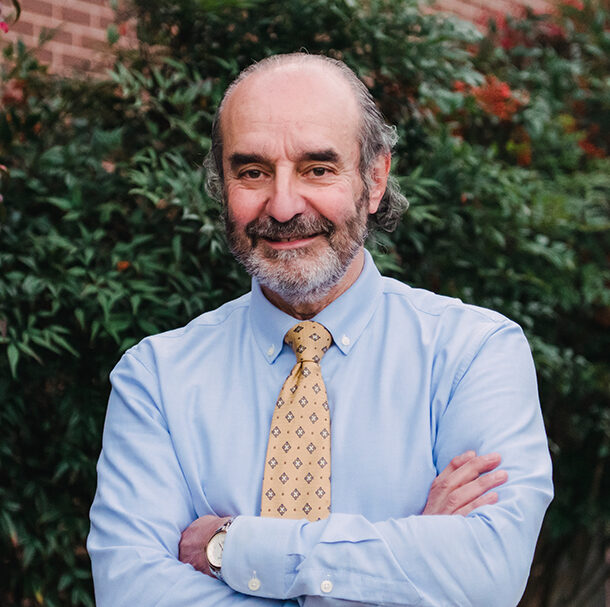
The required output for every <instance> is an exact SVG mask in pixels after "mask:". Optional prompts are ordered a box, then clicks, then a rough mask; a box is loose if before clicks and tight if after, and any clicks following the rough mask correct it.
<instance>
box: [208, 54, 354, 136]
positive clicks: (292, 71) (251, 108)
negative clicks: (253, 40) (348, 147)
mask: <svg viewBox="0 0 610 607" xmlns="http://www.w3.org/2000/svg"><path fill="white" fill-rule="evenodd" d="M322 119H323V120H325V121H327V122H328V123H329V124H333V125H335V127H336V128H337V129H340V130H341V131H342V132H343V133H344V134H348V133H350V134H353V135H354V136H355V134H356V133H357V130H358V127H359V124H360V119H359V109H358V103H357V99H356V94H355V92H354V89H353V87H352V85H351V84H350V83H349V82H348V81H347V79H346V78H345V76H344V75H343V74H341V72H340V71H339V70H338V69H337V68H334V67H333V66H329V65H323V64H317V63H316V62H294V63H287V64H283V63H281V64H279V65H273V66H270V67H265V68H262V69H261V70H259V71H255V72H253V73H251V74H249V75H248V76H247V77H246V78H245V79H243V80H242V81H241V82H239V83H238V84H237V85H236V86H235V88H234V89H233V90H232V91H231V92H230V94H229V96H228V97H227V99H225V101H224V103H223V110H222V114H221V123H220V126H221V130H222V131H223V133H224V132H227V130H232V131H233V134H234V135H235V132H234V131H235V129H234V128H232V127H236V126H237V125H238V124H239V125H246V124H249V123H250V124H254V123H261V124H283V123H284V124H285V123H301V124H303V125H304V126H305V127H306V125H307V124H308V123H316V122H319V121H320V120H322Z"/></svg>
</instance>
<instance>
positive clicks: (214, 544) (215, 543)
mask: <svg viewBox="0 0 610 607" xmlns="http://www.w3.org/2000/svg"><path fill="white" fill-rule="evenodd" d="M232 522H233V519H232V518H231V519H229V520H228V521H227V522H226V523H225V524H224V525H222V526H221V527H219V528H218V529H217V530H216V531H215V532H214V535H213V536H212V537H211V538H210V540H209V541H208V545H207V546H206V547H205V555H206V557H207V559H208V563H209V565H210V571H211V572H212V573H213V574H214V575H215V576H216V577H217V578H220V568H221V567H222V551H223V548H224V546H225V538H226V537H227V529H228V528H229V527H230V526H231V523H232Z"/></svg>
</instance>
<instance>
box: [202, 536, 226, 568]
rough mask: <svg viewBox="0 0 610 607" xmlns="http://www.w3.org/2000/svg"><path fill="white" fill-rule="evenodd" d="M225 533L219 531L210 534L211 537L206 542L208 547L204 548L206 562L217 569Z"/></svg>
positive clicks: (220, 562) (220, 560)
mask: <svg viewBox="0 0 610 607" xmlns="http://www.w3.org/2000/svg"><path fill="white" fill-rule="evenodd" d="M226 535H227V532H226V531H221V532H220V533H217V534H216V535H214V536H212V539H211V540H210V541H209V542H208V547H207V549H206V556H207V557H208V563H210V565H211V566H212V567H215V568H216V569H219V568H220V566H221V564H222V549H223V548H224V544H225V537H226Z"/></svg>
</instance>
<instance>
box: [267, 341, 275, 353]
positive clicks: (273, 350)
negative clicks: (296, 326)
mask: <svg viewBox="0 0 610 607" xmlns="http://www.w3.org/2000/svg"><path fill="white" fill-rule="evenodd" d="M274 352H275V346H274V345H273V344H271V345H270V346H269V349H268V350H267V356H273V353H274Z"/></svg>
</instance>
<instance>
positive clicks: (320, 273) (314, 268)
mask: <svg viewBox="0 0 610 607" xmlns="http://www.w3.org/2000/svg"><path fill="white" fill-rule="evenodd" d="M352 259H353V256H352V257H351V258H350V259H349V260H341V259H339V257H338V256H337V255H336V254H335V252H334V251H333V250H332V249H331V248H330V247H329V248H328V249H326V250H325V252H324V253H321V254H320V253H319V254H317V255H315V256H310V255H307V254H304V253H303V252H301V251H274V255H273V258H272V259H270V258H269V257H268V256H263V255H261V254H259V252H258V251H257V252H255V253H253V254H252V255H250V256H249V258H248V259H247V260H244V266H245V268H246V270H247V271H248V273H249V274H250V275H251V276H253V277H254V278H256V279H257V280H258V281H259V283H260V284H261V285H262V286H264V287H266V288H267V289H269V290H271V291H273V292H274V293H275V294H277V295H279V296H280V297H281V298H282V299H283V300H284V301H286V302H287V303H289V304H291V305H294V304H307V303H315V302H317V301H320V300H321V299H323V298H324V297H326V295H328V293H329V292H330V290H331V289H332V288H333V287H334V286H335V285H336V284H337V283H339V281H340V280H341V278H343V276H344V275H345V272H346V271H347V268H348V267H349V264H350V263H351V261H352ZM346 262H347V263H346Z"/></svg>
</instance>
